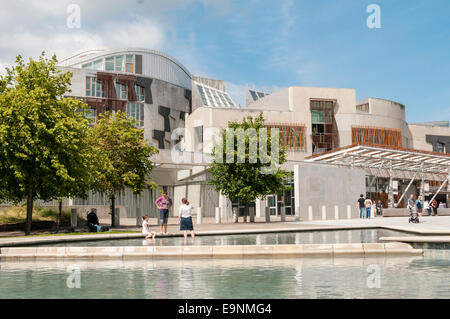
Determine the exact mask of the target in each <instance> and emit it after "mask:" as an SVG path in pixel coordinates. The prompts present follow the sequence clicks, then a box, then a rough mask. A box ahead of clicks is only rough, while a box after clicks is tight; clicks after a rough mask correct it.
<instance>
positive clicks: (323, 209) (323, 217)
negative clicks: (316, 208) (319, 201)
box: [322, 206, 327, 220]
mask: <svg viewBox="0 0 450 319" xmlns="http://www.w3.org/2000/svg"><path fill="white" fill-rule="evenodd" d="M326 219H327V207H326V206H322V220H326Z"/></svg>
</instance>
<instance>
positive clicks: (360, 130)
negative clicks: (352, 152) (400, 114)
mask: <svg viewBox="0 0 450 319" xmlns="http://www.w3.org/2000/svg"><path fill="white" fill-rule="evenodd" d="M352 143H353V144H359V145H368V146H389V147H398V148H401V147H402V131H401V130H397V129H388V128H383V127H362V126H353V127H352Z"/></svg>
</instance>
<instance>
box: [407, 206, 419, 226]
mask: <svg viewBox="0 0 450 319" xmlns="http://www.w3.org/2000/svg"><path fill="white" fill-rule="evenodd" d="M409 222H410V223H413V224H418V223H419V214H418V213H417V209H416V208H415V207H414V208H413V209H412V210H411V214H410V216H409Z"/></svg>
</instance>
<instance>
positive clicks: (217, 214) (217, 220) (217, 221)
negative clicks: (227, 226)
mask: <svg viewBox="0 0 450 319" xmlns="http://www.w3.org/2000/svg"><path fill="white" fill-rule="evenodd" d="M220 223H221V218H220V207H216V224H220Z"/></svg>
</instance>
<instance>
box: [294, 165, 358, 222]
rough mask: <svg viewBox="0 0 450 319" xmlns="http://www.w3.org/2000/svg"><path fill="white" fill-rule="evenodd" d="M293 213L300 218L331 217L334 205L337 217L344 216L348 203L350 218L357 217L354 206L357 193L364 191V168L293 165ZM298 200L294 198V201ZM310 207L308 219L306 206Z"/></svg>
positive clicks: (320, 218)
mask: <svg viewBox="0 0 450 319" xmlns="http://www.w3.org/2000/svg"><path fill="white" fill-rule="evenodd" d="M294 175H295V176H297V177H296V178H294V180H295V183H296V184H295V188H296V189H295V196H296V203H295V206H296V213H297V216H299V217H300V220H302V221H307V220H322V219H323V215H322V209H323V206H325V212H326V214H325V219H335V206H338V208H339V216H338V217H339V219H347V218H348V216H347V207H348V206H350V209H351V218H358V217H359V212H358V209H357V207H356V204H357V199H358V198H359V195H360V194H365V189H366V185H365V172H364V170H361V169H351V168H340V167H336V166H330V165H322V164H309V163H308V164H307V163H302V164H299V165H296V166H294ZM297 200H298V201H297ZM309 207H311V208H312V219H311V218H310V216H309V210H310V208H309Z"/></svg>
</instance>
